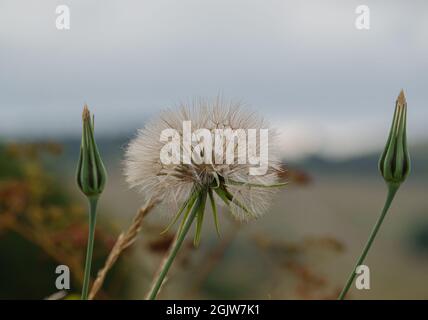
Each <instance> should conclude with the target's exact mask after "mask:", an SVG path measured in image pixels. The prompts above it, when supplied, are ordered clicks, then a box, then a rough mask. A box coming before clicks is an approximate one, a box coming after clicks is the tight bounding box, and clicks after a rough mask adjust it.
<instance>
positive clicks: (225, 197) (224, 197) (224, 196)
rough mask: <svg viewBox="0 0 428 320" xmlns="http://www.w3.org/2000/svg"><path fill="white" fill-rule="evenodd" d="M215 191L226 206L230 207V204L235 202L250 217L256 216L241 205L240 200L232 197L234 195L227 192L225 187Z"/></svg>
mask: <svg viewBox="0 0 428 320" xmlns="http://www.w3.org/2000/svg"><path fill="white" fill-rule="evenodd" d="M214 190H215V192H217V194H218V195H219V196H220V198H221V199H222V200H223V201H224V202H225V203H226V205H228V206H230V202H233V203H234V204H235V205H237V206H238V207H240V208H241V209H242V210H244V211H245V212H246V213H248V214H250V215H254V214H252V213H251V212H250V211H249V210H248V209H247V208H246V207H245V206H244V205H243V204H242V203H240V202H239V201H238V200H236V199H235V198H234V197H233V196H232V194H231V193H230V192H229V191H227V189H226V188H225V187H224V186H222V187H220V188H218V189H214Z"/></svg>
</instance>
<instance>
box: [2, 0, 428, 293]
mask: <svg viewBox="0 0 428 320" xmlns="http://www.w3.org/2000/svg"><path fill="white" fill-rule="evenodd" d="M62 4H65V5H68V6H69V8H70V13H71V20H70V26H71V28H70V30H57V29H56V27H55V20H56V17H57V15H56V14H55V9H56V7H57V6H58V5H62ZM361 4H364V3H360V1H353V0H351V1H346V3H345V2H344V1H339V0H336V1H331V0H328V1H323V2H320V1H315V0H314V1H297V0H296V1H282V0H263V1H261V0H234V1H230V0H216V1H212V0H210V1H197V0H182V1H180V2H177V1H172V0H169V1H167V0H156V1H154V0H151V1H137V0H122V1H120V2H119V1H113V0H104V1H102V2H101V1H95V0H91V1H83V0H73V1H71V0H43V1H31V2H28V1H24V0H1V1H0V70H1V72H0V88H1V90H0V298H2V299H15V298H31V299H43V298H45V297H47V296H49V295H51V294H53V293H54V292H56V291H57V289H56V288H55V279H56V277H57V275H56V274H55V272H54V271H55V267H56V266H57V265H59V264H66V265H68V266H69V267H70V269H71V277H72V288H71V290H70V292H69V293H70V294H73V293H77V294H78V293H79V292H80V288H81V283H82V277H83V263H84V261H83V259H84V254H85V247H86V239H87V216H86V201H85V199H84V198H83V196H81V194H80V193H79V192H78V190H77V188H76V186H75V182H74V170H75V166H76V161H77V157H78V150H79V144H80V134H81V111H82V107H83V105H84V103H87V104H88V105H89V107H90V109H91V111H92V112H94V114H95V129H96V136H97V141H98V145H99V148H100V151H101V153H102V156H103V158H104V159H105V162H106V165H107V169H108V172H109V181H108V185H107V189H106V191H105V193H104V194H103V197H102V199H101V208H100V211H99V215H98V217H99V220H98V225H97V233H96V244H95V256H94V259H95V262H94V267H93V273H94V275H95V274H96V272H97V271H98V269H99V268H100V267H101V266H102V265H103V263H104V261H105V258H106V256H107V255H108V252H109V250H110V249H111V247H112V245H113V244H114V242H115V240H116V238H117V236H118V235H119V233H120V231H121V230H123V229H125V228H126V227H127V226H128V225H129V224H130V223H131V221H132V218H133V216H134V214H135V213H136V211H137V210H138V208H139V207H140V206H141V205H142V204H143V203H142V200H141V199H142V197H141V196H140V195H138V194H137V193H136V192H134V191H133V190H129V189H128V187H127V185H126V183H125V181H124V178H123V176H122V163H121V161H122V159H123V152H124V148H125V147H126V144H127V143H128V141H129V140H130V139H131V138H132V137H134V135H135V132H136V130H137V129H138V128H141V127H143V126H144V124H145V122H146V121H147V119H149V118H150V117H152V116H154V115H156V114H157V113H158V112H159V111H160V110H162V109H164V108H167V107H173V106H175V105H177V104H179V103H180V102H186V101H190V100H191V99H193V98H195V97H208V98H214V97H216V96H217V95H218V94H221V95H222V96H223V97H225V98H227V99H235V100H240V101H242V102H243V103H245V104H246V105H247V107H248V109H250V110H257V111H258V112H259V113H261V114H263V115H264V116H265V117H266V119H268V120H269V121H270V123H271V124H272V127H274V128H276V129H277V130H278V132H279V138H280V139H279V144H278V148H279V151H280V154H281V156H282V159H283V161H284V163H285V165H286V166H287V168H288V171H287V177H286V178H287V179H289V180H290V181H291V182H292V183H291V185H290V186H289V187H287V188H286V189H285V190H283V191H281V194H280V195H279V196H278V197H277V200H276V201H275V203H273V205H272V208H271V210H270V212H269V213H268V214H267V215H266V216H264V217H262V218H261V219H259V220H257V221H253V222H250V223H247V224H243V225H237V224H236V223H234V222H233V221H232V220H231V219H230V217H229V215H228V213H227V212H223V213H222V215H221V237H220V238H217V236H216V234H215V231H214V228H213V224H212V221H209V219H206V226H205V227H204V230H203V233H204V234H203V237H202V243H201V246H200V247H199V248H198V249H197V250H194V249H192V246H191V245H190V243H191V237H189V245H188V246H186V248H185V250H183V252H181V254H180V256H179V261H178V263H177V264H176V265H175V266H174V268H173V269H172V270H171V273H170V277H169V282H168V284H167V285H165V288H164V289H163V291H162V292H161V296H160V298H183V299H190V298H194V299H205V298H211V299H229V298H230V299H233V298H240V299H246V298H248V299H334V298H336V297H337V295H338V292H339V291H340V289H341V288H342V286H343V285H344V283H345V281H346V277H347V276H348V273H349V272H350V270H351V268H352V267H353V265H354V262H355V260H356V258H357V256H358V255H359V253H360V251H361V249H362V246H363V244H364V243H365V241H366V239H367V237H368V234H369V232H370V230H371V227H372V225H373V224H374V222H375V221H376V219H377V217H378V214H379V211H380V209H381V207H382V205H383V203H384V198H385V196H386V188H385V185H384V182H383V180H382V178H381V177H380V175H379V174H378V171H377V159H378V157H379V154H380V152H381V150H382V148H383V145H384V143H385V141H386V136H387V133H388V130H389V126H390V122H391V119H392V113H393V109H394V103H395V99H396V97H397V95H398V93H399V91H400V89H401V88H404V90H405V92H406V97H407V101H408V141H409V144H410V152H411V156H412V164H413V168H412V173H411V176H410V177H409V178H408V180H407V181H406V183H405V184H404V185H403V187H402V188H401V190H400V192H399V194H398V196H397V198H396V201H395V202H394V204H393V207H392V209H391V211H390V213H389V215H388V217H387V219H386V221H385V224H384V225H383V226H382V230H381V232H380V233H379V236H378V238H377V239H376V242H375V244H374V246H373V248H372V250H371V252H370V254H369V256H368V258H367V260H366V264H367V265H368V266H369V267H370V271H371V289H370V290H366V291H358V290H355V289H353V290H351V292H350V295H349V298H353V299H427V298H428V290H427V286H426V284H427V283H428V273H427V272H426V270H427V268H428V212H427V211H428V202H427V199H426V190H427V182H426V181H427V177H428V133H427V131H426V121H427V116H428V109H427V108H426V104H425V101H426V99H427V98H426V97H425V95H426V85H427V83H428V82H427V81H428V61H427V59H426V57H427V56H428V42H427V40H426V39H428V10H427V9H428V4H427V3H426V1H417V0H415V1H412V5H409V4H408V3H407V2H406V1H394V3H392V2H391V1H386V0H384V1H376V2H375V3H373V4H371V3H370V4H369V8H370V29H369V30H357V29H356V27H355V19H356V18H357V16H358V15H357V14H356V13H355V9H356V7H357V6H358V5H361ZM165 211H166V208H164V207H159V208H157V209H156V212H154V213H153V214H150V215H149V216H148V217H147V219H146V221H145V222H144V226H143V230H142V232H141V235H140V237H139V239H138V241H137V242H136V243H135V244H134V245H133V246H132V247H131V248H130V249H129V250H127V251H126V253H125V254H124V255H123V256H121V258H120V259H119V261H118V263H117V264H116V266H115V267H114V269H113V270H112V271H111V272H110V273H109V275H108V277H107V279H106V283H105V285H104V286H103V289H102V291H101V292H100V294H99V295H98V298H100V299H112V298H118V299H140V298H143V297H144V295H145V292H146V291H147V290H148V286H149V283H150V280H151V277H152V276H153V273H154V272H155V270H156V268H157V266H158V264H159V263H160V260H161V258H162V256H163V254H164V252H165V250H166V249H167V247H168V245H169V243H170V241H171V237H172V234H168V235H164V236H161V235H159V233H160V231H162V230H163V228H164V227H165V226H166V224H167V223H168V221H169V220H168V214H167V213H166V212H165Z"/></svg>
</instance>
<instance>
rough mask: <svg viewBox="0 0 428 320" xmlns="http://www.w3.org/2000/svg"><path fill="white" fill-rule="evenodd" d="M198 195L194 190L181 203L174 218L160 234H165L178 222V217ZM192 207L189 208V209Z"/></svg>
mask: <svg viewBox="0 0 428 320" xmlns="http://www.w3.org/2000/svg"><path fill="white" fill-rule="evenodd" d="M196 196H197V192H196V191H195V192H193V193H192V194H191V195H190V197H189V199H187V200H186V201H184V203H183V204H182V205H181V207H180V209H178V212H177V213H176V214H175V216H174V218H173V219H172V221H171V222H170V223H169V224H168V226H167V227H166V228H165V230H163V231H162V232H161V233H160V234H165V233H166V232H168V230H169V229H171V227H172V226H173V225H174V224H175V223H176V222H177V220H178V218H180V216H181V214H182V212H183V211H184V209H185V208H186V207H187V206H188V205H189V204H190V203H191V202H192V205H193V202H194V201H195V199H196ZM189 210H190V209H188V211H189Z"/></svg>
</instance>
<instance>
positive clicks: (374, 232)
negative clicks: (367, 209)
mask: <svg viewBox="0 0 428 320" xmlns="http://www.w3.org/2000/svg"><path fill="white" fill-rule="evenodd" d="M399 186H400V185H399V184H388V195H387V197H386V201H385V205H384V207H383V209H382V212H381V214H380V216H379V218H378V220H377V222H376V224H375V225H374V227H373V230H372V232H371V234H370V237H369V239H368V240H367V243H366V245H365V246H364V249H363V252H362V253H361V256H360V257H359V259H358V260H357V263H356V265H355V267H354V269H352V272H351V274H350V275H349V278H348V281H347V282H346V285H345V287H344V288H343V290H342V292H341V293H340V295H339V298H338V300H343V299H344V298H345V296H346V294H347V293H348V291H349V289H350V287H351V285H352V283H353V282H354V279H355V276H356V273H355V271H356V269H357V267H358V266H360V265H362V264H363V262H364V259H365V258H366V256H367V253H368V252H369V250H370V247H371V245H372V244H373V241H374V239H375V238H376V235H377V233H378V231H379V229H380V226H381V225H382V222H383V220H384V218H385V216H386V213H387V212H388V210H389V207H390V206H391V203H392V200H394V197H395V194H396V193H397V190H398V188H399Z"/></svg>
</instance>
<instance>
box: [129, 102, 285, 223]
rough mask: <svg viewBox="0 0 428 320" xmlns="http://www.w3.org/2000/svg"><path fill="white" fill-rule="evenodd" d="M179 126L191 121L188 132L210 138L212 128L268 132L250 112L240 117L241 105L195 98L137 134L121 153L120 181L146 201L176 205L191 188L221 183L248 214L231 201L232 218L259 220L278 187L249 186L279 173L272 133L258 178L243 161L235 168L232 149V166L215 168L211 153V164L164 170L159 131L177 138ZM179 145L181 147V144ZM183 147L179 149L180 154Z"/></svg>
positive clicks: (264, 183) (268, 182) (273, 180)
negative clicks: (122, 175) (170, 131)
mask: <svg viewBox="0 0 428 320" xmlns="http://www.w3.org/2000/svg"><path fill="white" fill-rule="evenodd" d="M184 121H191V126H192V131H193V132H194V131H196V130H197V129H208V130H210V131H211V132H212V133H213V134H214V132H215V130H216V129H232V130H237V129H243V130H245V131H247V130H248V129H256V130H257V132H259V130H260V129H268V125H267V123H266V122H265V121H264V120H263V118H261V117H259V116H257V115H256V114H255V113H248V112H245V111H244V110H243V108H242V106H241V104H240V103H234V102H229V103H226V102H225V101H223V100H222V99H221V98H217V99H214V100H212V101H208V100H203V99H198V100H195V101H194V102H193V103H191V104H181V105H180V106H179V107H178V109H176V110H172V109H169V110H166V111H164V112H161V114H160V115H159V117H157V118H156V119H153V120H152V121H150V122H149V123H148V124H147V125H146V126H145V127H144V129H140V130H139V131H138V134H137V137H136V138H135V139H133V140H132V141H131V142H130V144H129V146H128V148H127V150H126V156H125V176H126V180H127V182H128V183H129V185H130V186H131V187H132V188H137V189H138V190H139V191H141V193H142V194H143V195H144V196H145V197H146V198H153V197H156V198H160V199H161V200H162V201H164V202H165V203H168V204H173V205H175V206H177V205H180V204H182V203H183V202H184V201H186V200H187V199H188V198H189V196H190V195H191V194H192V191H193V190H194V189H195V188H204V187H207V186H214V188H215V185H216V183H217V182H218V181H219V180H221V181H222V183H223V184H224V186H225V187H226V188H227V190H228V191H229V192H230V194H231V195H232V196H233V199H236V200H237V203H240V204H244V205H245V207H246V209H248V210H243V209H242V208H241V207H240V206H238V205H236V204H235V203H234V202H233V201H232V202H230V208H231V212H232V214H233V215H234V216H235V218H237V219H238V220H248V219H249V218H257V217H259V216H261V215H262V214H263V213H264V212H265V211H266V210H267V208H268V206H269V204H270V203H271V202H272V196H273V194H274V193H275V192H276V191H277V188H263V187H255V186H254V184H256V185H262V186H269V185H273V184H275V183H278V182H279V178H278V172H279V171H281V166H280V163H279V161H278V160H277V158H276V156H275V154H274V142H275V137H276V135H275V134H274V132H273V131H272V130H269V132H268V141H269V142H268V144H269V146H268V159H267V171H266V173H265V174H263V175H251V174H250V168H254V167H255V166H256V165H254V164H250V163H249V162H248V161H246V163H245V164H238V161H237V153H238V152H237V150H236V149H235V155H234V156H235V158H236V161H234V162H233V164H226V163H220V164H216V163H215V161H214V159H215V156H216V155H215V154H214V153H215V148H213V151H212V152H213V155H212V159H213V160H212V164H205V163H203V164H196V163H194V162H193V161H192V162H191V163H190V164H184V163H183V162H180V163H179V164H168V165H166V164H164V163H162V162H161V159H160V152H161V149H162V147H164V145H165V142H162V141H160V136H161V132H162V131H163V130H164V129H175V130H176V131H177V132H178V133H179V134H180V137H181V138H182V137H183V122H184ZM180 141H181V142H180V143H181V144H182V143H183V140H182V139H180ZM257 141H258V142H257V146H256V154H257V155H260V142H261V141H262V140H260V139H258V140H257ZM194 144H195V142H192V147H193V146H194ZM183 148H184V146H183V145H181V149H182V150H183ZM232 182H233V183H232ZM236 182H238V183H236ZM246 184H247V185H246ZM248 184H252V185H251V186H250V185H248ZM216 197H217V196H216ZM216 200H219V199H218V198H217V199H216ZM216 202H217V203H219V202H221V201H216Z"/></svg>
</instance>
